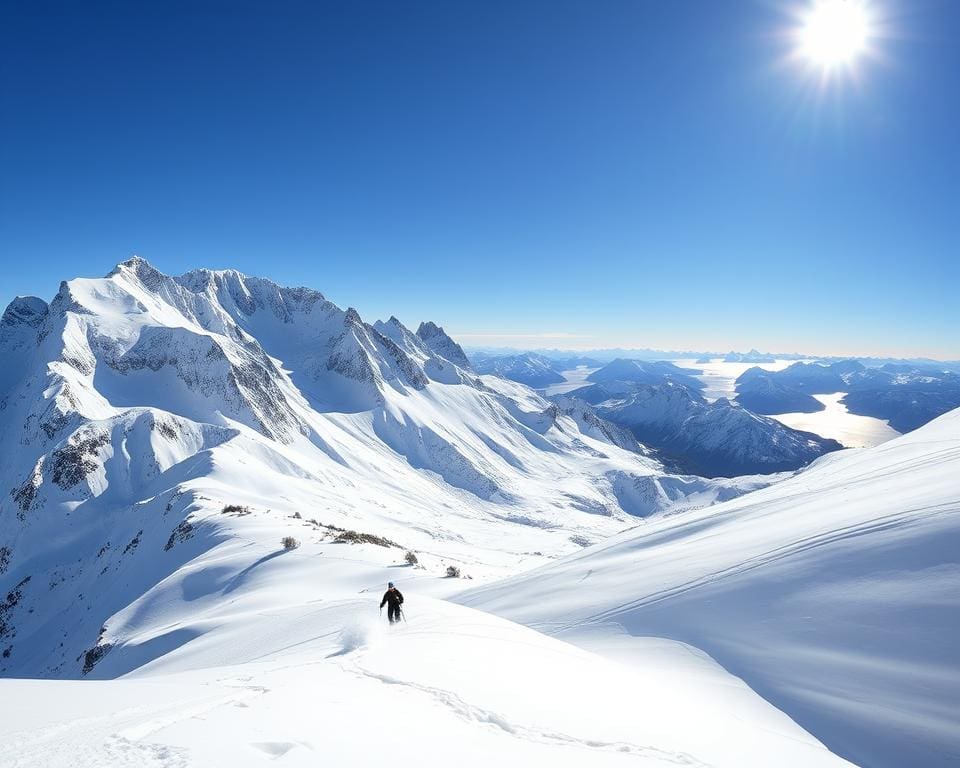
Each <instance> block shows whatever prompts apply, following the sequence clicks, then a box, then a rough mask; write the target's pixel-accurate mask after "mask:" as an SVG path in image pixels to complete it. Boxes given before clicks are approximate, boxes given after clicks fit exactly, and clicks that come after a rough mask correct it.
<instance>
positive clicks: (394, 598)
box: [380, 587, 403, 608]
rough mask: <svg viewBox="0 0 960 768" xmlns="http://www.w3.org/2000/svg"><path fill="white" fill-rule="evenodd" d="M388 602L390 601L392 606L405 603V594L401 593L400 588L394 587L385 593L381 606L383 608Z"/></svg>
mask: <svg viewBox="0 0 960 768" xmlns="http://www.w3.org/2000/svg"><path fill="white" fill-rule="evenodd" d="M387 603H390V607H391V608H393V607H396V606H400V605H403V595H401V594H400V590H399V589H397V588H396V587H394V588H393V589H388V590H387V591H386V592H384V593H383V600H381V601H380V607H381V608H383V606H385V605H386V604H387Z"/></svg>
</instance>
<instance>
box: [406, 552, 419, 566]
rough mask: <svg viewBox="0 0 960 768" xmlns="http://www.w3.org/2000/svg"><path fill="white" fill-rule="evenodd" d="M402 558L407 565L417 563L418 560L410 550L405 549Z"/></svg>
mask: <svg viewBox="0 0 960 768" xmlns="http://www.w3.org/2000/svg"><path fill="white" fill-rule="evenodd" d="M403 559H404V561H405V562H406V564H407V565H417V564H418V563H419V562H420V561H419V560H418V559H417V556H416V555H415V554H414V553H413V552H411V551H407V554H405V555H404V556H403Z"/></svg>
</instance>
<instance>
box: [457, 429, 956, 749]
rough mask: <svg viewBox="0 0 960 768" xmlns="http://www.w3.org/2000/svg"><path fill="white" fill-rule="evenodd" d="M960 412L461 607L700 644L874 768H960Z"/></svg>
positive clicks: (559, 628) (557, 631)
mask: <svg viewBox="0 0 960 768" xmlns="http://www.w3.org/2000/svg"><path fill="white" fill-rule="evenodd" d="M958 551H960V410H955V411H952V412H950V413H949V414H947V415H945V416H942V417H940V418H939V419H937V420H936V421H934V422H931V423H930V424H928V425H926V426H925V427H921V428H920V429H918V430H916V431H915V432H913V433H911V434H909V435H904V436H902V437H899V438H896V439H894V440H891V441H890V442H887V443H884V444H883V445H880V446H877V447H875V448H870V449H866V450H860V451H843V452H838V453H833V454H830V455H828V456H825V457H823V458H822V459H820V460H819V461H817V462H816V463H815V464H814V465H813V466H811V467H810V468H808V469H806V470H804V471H803V472H800V473H798V474H796V475H795V476H794V477H793V478H791V479H789V480H786V481H784V482H782V483H779V484H777V485H773V486H770V487H769V488H766V489H763V490H760V491H757V492H756V493H753V494H750V495H749V496H745V497H742V498H740V499H736V500H733V501H730V502H728V503H725V504H721V505H718V506H714V507H711V508H709V509H704V510H698V511H695V512H690V513H686V514H682V515H676V516H672V515H668V516H661V517H658V518H656V519H650V520H647V521H645V522H643V523H642V524H641V525H639V526H638V527H637V528H635V529H633V530H631V531H629V532H626V533H624V534H620V535H618V536H616V537H614V538H612V539H611V540H609V541H607V542H603V543H601V544H598V545H596V546H594V547H591V548H589V549H586V550H584V551H583V552H581V553H580V554H577V555H572V556H570V557H567V558H565V559H563V560H561V561H558V562H557V563H555V564H551V565H548V566H545V567H544V568H541V569H539V570H537V571H533V572H530V573H529V574H526V575H521V576H518V577H516V578H513V579H508V580H505V581H503V582H500V583H498V584H494V585H491V586H489V587H482V588H480V589H478V590H475V591H473V592H471V593H468V594H466V595H465V596H463V597H462V598H461V599H462V602H464V603H465V604H467V605H470V606H473V607H477V608H482V609H484V610H489V611H493V612H494V613H497V614H498V615H501V616H504V617H507V618H510V619H513V620H515V621H519V622H522V623H525V624H528V625H530V626H535V627H538V628H540V629H542V630H545V631H548V632H550V633H551V634H553V635H555V636H556V637H558V638H561V639H566V640H571V641H573V642H576V643H577V644H580V645H582V646H584V647H586V648H593V649H599V648H603V649H606V650H607V651H608V652H616V651H619V652H620V653H622V655H623V656H624V657H629V656H630V655H631V654H633V653H642V652H643V650H644V649H645V648H646V644H647V643H648V642H649V637H651V636H654V637H666V638H671V639H673V640H677V641H682V642H684V643H689V644H690V645H692V646H695V647H697V648H700V649H703V650H706V651H707V652H708V653H709V654H710V655H711V656H712V657H713V658H715V659H716V660H717V661H719V662H720V663H721V664H722V665H723V666H724V667H725V668H726V669H728V670H730V671H732V672H733V673H735V674H737V675H739V676H741V677H742V678H743V679H744V680H746V681H747V682H748V683H749V684H750V685H751V686H752V687H753V688H754V689H755V690H757V691H759V692H760V693H761V694H762V695H763V696H764V697H765V698H767V699H768V700H769V701H771V702H773V703H774V704H775V705H777V706H778V707H780V708H781V709H782V710H783V711H785V712H786V713H787V714H789V715H790V716H791V717H793V718H795V719H796V720H797V722H799V723H800V724H801V725H803V726H804V727H805V728H807V729H809V730H810V732H811V733H813V734H814V735H815V736H817V737H818V738H820V739H822V740H823V741H824V742H825V743H826V744H827V745H828V746H829V747H830V748H831V749H833V750H834V751H836V752H837V753H839V754H841V755H844V756H845V757H847V758H849V759H850V760H853V761H854V762H856V763H858V764H860V765H864V766H870V767H871V768H901V766H907V765H911V766H913V765H917V766H919V765H922V766H926V767H928V768H937V767H940V766H942V767H944V768H945V767H946V766H949V765H955V764H957V762H958V761H960V720H958V713H960V676H958V675H960V644H958V643H957V641H956V640H957V638H956V633H957V629H958V627H960V564H958V557H957V553H958Z"/></svg>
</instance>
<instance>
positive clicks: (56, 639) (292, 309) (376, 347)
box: [0, 259, 769, 676]
mask: <svg viewBox="0 0 960 768" xmlns="http://www.w3.org/2000/svg"><path fill="white" fill-rule="evenodd" d="M0 354H2V355H3V359H4V360H5V361H6V362H7V365H5V367H4V370H3V372H2V377H3V378H2V379H0V385H2V389H0V405H2V409H0V441H2V442H0V445H2V446H3V455H2V461H0V467H2V475H0V488H2V489H3V493H2V495H0V552H2V557H0V594H8V596H9V599H8V601H7V603H6V604H5V605H4V606H3V610H2V613H0V651H2V657H0V673H2V674H7V675H9V674H24V675H34V676H76V675H79V674H81V673H82V672H83V671H86V672H90V671H91V670H92V669H93V667H94V666H95V665H96V664H97V662H98V661H100V659H101V657H102V655H103V654H102V653H101V652H100V651H98V650H97V649H98V648H109V649H111V653H110V656H111V659H112V661H111V668H112V669H114V670H115V671H116V672H117V673H119V672H121V671H126V670H128V669H132V668H133V667H135V666H136V665H137V664H138V662H139V661H142V659H143V651H142V649H140V644H139V643H138V642H137V641H135V640H134V639H133V638H132V636H131V635H130V634H129V633H128V631H127V629H125V627H127V626H128V625H127V623H126V620H121V619H118V617H119V616H122V615H126V614H125V613H124V612H129V611H132V610H134V608H133V607H132V606H134V604H135V603H137V602H138V601H148V602H149V601H150V599H151V597H150V595H151V594H152V590H154V589H156V588H157V587H158V585H159V584H161V583H162V582H163V580H164V579H166V578H168V577H170V575H171V574H173V573H175V572H176V571H177V570H178V569H179V568H181V567H183V566H184V564H185V563H187V562H189V561H190V560H191V559H193V558H194V557H196V556H198V554H200V553H201V552H204V551H206V550H209V549H210V548H212V547H215V546H216V545H217V544H218V542H221V541H224V540H233V539H237V538H244V537H248V536H249V535H250V534H249V533H248V529H250V528H251V526H252V527H253V528H256V527H257V525H259V524H262V523H263V521H264V520H265V519H267V518H270V519H272V518H276V519H277V520H279V521H280V522H281V527H282V526H284V525H286V526H290V527H292V528H293V529H295V530H297V531H299V529H300V528H302V527H303V526H304V525H307V524H305V523H303V522H299V520H311V519H312V520H315V521H316V522H315V523H313V524H310V525H309V532H310V533H311V534H312V535H313V536H315V537H316V538H317V540H318V541H319V540H324V539H334V538H336V537H337V536H339V535H340V534H342V533H344V531H345V530H348V531H350V530H352V531H356V532H358V533H360V534H368V535H369V536H370V537H375V538H377V539H378V540H380V541H382V542H388V544H394V543H395V544H397V545H398V546H402V549H398V548H397V547H393V549H394V551H395V552H397V551H399V552H400V553H401V554H402V552H403V550H404V549H409V550H413V551H415V552H416V553H418V557H419V558H420V559H421V560H422V561H423V562H424V563H426V564H429V566H430V567H431V568H433V569H435V571H436V572H438V573H439V572H441V571H442V570H443V568H444V567H445V566H446V565H447V564H450V565H457V566H459V567H463V568H464V569H467V568H476V570H477V571H478V573H479V572H483V573H486V574H488V575H489V574H494V573H496V572H498V570H499V571H500V572H508V571H510V570H512V569H514V568H515V567H516V566H517V564H518V563H519V562H526V563H527V567H529V566H531V565H533V564H535V563H536V562H537V561H538V560H540V561H544V560H545V559H547V558H548V557H550V556H556V555H557V554H560V553H562V552H564V551H572V550H576V549H577V548H578V546H579V543H578V542H581V541H583V540H596V539H597V538H599V537H602V536H604V535H607V534H609V533H612V532H615V531H616V530H619V529H622V528H623V527H625V526H626V525H629V524H630V522H631V520H632V519H633V518H632V516H633V515H647V514H651V513H653V512H656V511H657V510H659V509H663V508H665V507H666V506H668V505H672V504H675V503H676V502H684V501H686V503H687V504H688V505H702V504H708V503H711V502H712V501H715V500H717V499H718V498H727V497H729V496H730V495H734V494H737V493H739V492H742V490H747V489H751V488H754V487H757V486H759V485H763V484H765V483H767V482H769V480H762V479H756V478H754V479H747V480H738V481H733V482H713V481H708V480H703V479H700V478H690V477H679V476H672V475H669V474H667V473H666V472H664V470H663V468H662V466H661V465H660V464H659V463H658V462H657V461H655V460H654V459H651V458H649V457H648V456H645V455H643V453H642V452H641V451H640V450H639V447H638V446H637V445H636V443H635V441H633V440H632V439H631V438H629V436H625V435H624V434H623V433H622V431H620V430H616V428H614V427H612V425H604V424H603V422H602V420H600V419H597V418H596V416H595V414H591V413H589V412H588V410H584V409H583V408H580V407H574V406H569V407H560V406H558V405H557V404H556V403H553V402H550V401H547V400H544V399H542V398H541V397H539V396H538V395H537V394H536V393H534V392H533V391H532V390H530V389H528V388H527V387H524V386H522V385H520V384H516V383H513V382H509V381H505V380H503V379H499V378H496V377H486V378H485V379H481V378H480V377H478V376H477V375H475V374H474V373H473V372H472V371H470V370H468V369H466V368H464V367H463V366H462V365H461V363H464V361H465V358H464V357H463V353H462V350H461V349H460V347H459V346H458V345H457V344H456V342H454V341H453V340H452V339H450V338H449V337H448V336H447V335H446V334H445V333H444V332H443V331H442V329H440V328H439V327H437V326H436V325H434V324H433V323H424V324H423V325H421V327H420V329H419V331H418V333H416V334H414V333H411V332H410V331H409V330H408V329H406V328H405V327H404V326H403V325H402V324H401V323H400V322H399V321H397V320H396V318H391V319H390V320H389V321H387V322H385V323H377V324H375V325H369V324H367V323H365V322H364V321H363V320H362V319H361V318H360V316H359V315H358V314H357V312H356V311H355V310H353V309H347V310H342V309H340V308H339V307H337V306H336V305H334V304H332V303H331V302H329V301H327V300H326V299H325V298H324V297H323V296H322V295H321V294H320V293H318V292H317V291H313V290H310V289H305V288H282V287H280V286H277V285H275V284H274V283H271V282H270V281H267V280H263V279H259V278H254V277H247V276H244V275H241V274H239V273H237V272H232V271H224V272H213V271H209V270H198V271H195V272H190V273H188V274H186V275H183V276H180V277H170V276H167V275H164V274H162V273H160V272H158V271H157V270H156V269H154V268H153V267H152V266H151V265H150V264H148V263H147V262H145V261H143V260H142V259H133V260H130V261H128V262H125V263H124V264H121V265H120V266H118V267H117V268H116V269H115V270H114V271H112V272H111V273H110V274H109V275H108V276H107V277H106V278H102V279H76V280H71V281H69V282H66V283H63V284H62V285H61V288H60V291H59V293H58V294H57V296H56V297H55V298H54V300H53V301H52V302H51V303H50V305H49V306H48V305H47V304H46V303H45V302H43V301H41V300H40V299H32V298H31V299H18V300H17V301H15V302H14V303H13V304H12V305H11V306H10V307H9V308H8V310H7V312H6V313H5V314H4V316H3V322H2V326H0ZM448 355H449V356H448ZM237 509H240V510H246V509H249V510H250V511H251V515H249V516H248V515H246V513H244V514H239V513H238V512H237ZM238 514H239V516H238ZM292 515H296V516H298V517H295V518H293V519H294V520H297V521H298V522H291V521H290V518H291V516H292ZM348 538H349V537H348ZM388 548H389V547H388ZM101 630H103V631H101ZM141 630H142V627H141V628H140V629H138V630H137V631H138V632H139V631H141Z"/></svg>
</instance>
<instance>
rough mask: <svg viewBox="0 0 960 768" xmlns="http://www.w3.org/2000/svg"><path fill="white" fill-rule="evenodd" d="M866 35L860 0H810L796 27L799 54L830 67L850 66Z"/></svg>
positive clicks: (865, 13) (864, 46)
mask: <svg viewBox="0 0 960 768" xmlns="http://www.w3.org/2000/svg"><path fill="white" fill-rule="evenodd" d="M870 37H871V25H870V14H869V12H868V9H867V4H866V2H864V0H814V2H813V4H812V5H811V6H810V7H809V9H808V10H807V13H806V14H805V15H804V17H803V19H802V22H801V26H800V29H799V30H798V43H799V46H798V47H799V53H800V55H801V56H802V57H803V58H804V59H805V60H806V61H807V62H809V63H810V64H813V65H814V66H817V67H820V68H822V69H824V70H832V69H836V68H838V67H844V66H849V65H851V64H852V63H853V62H854V61H855V60H856V59H857V57H859V56H860V55H861V54H862V53H863V52H864V51H866V49H867V44H868V42H869V40H870Z"/></svg>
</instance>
